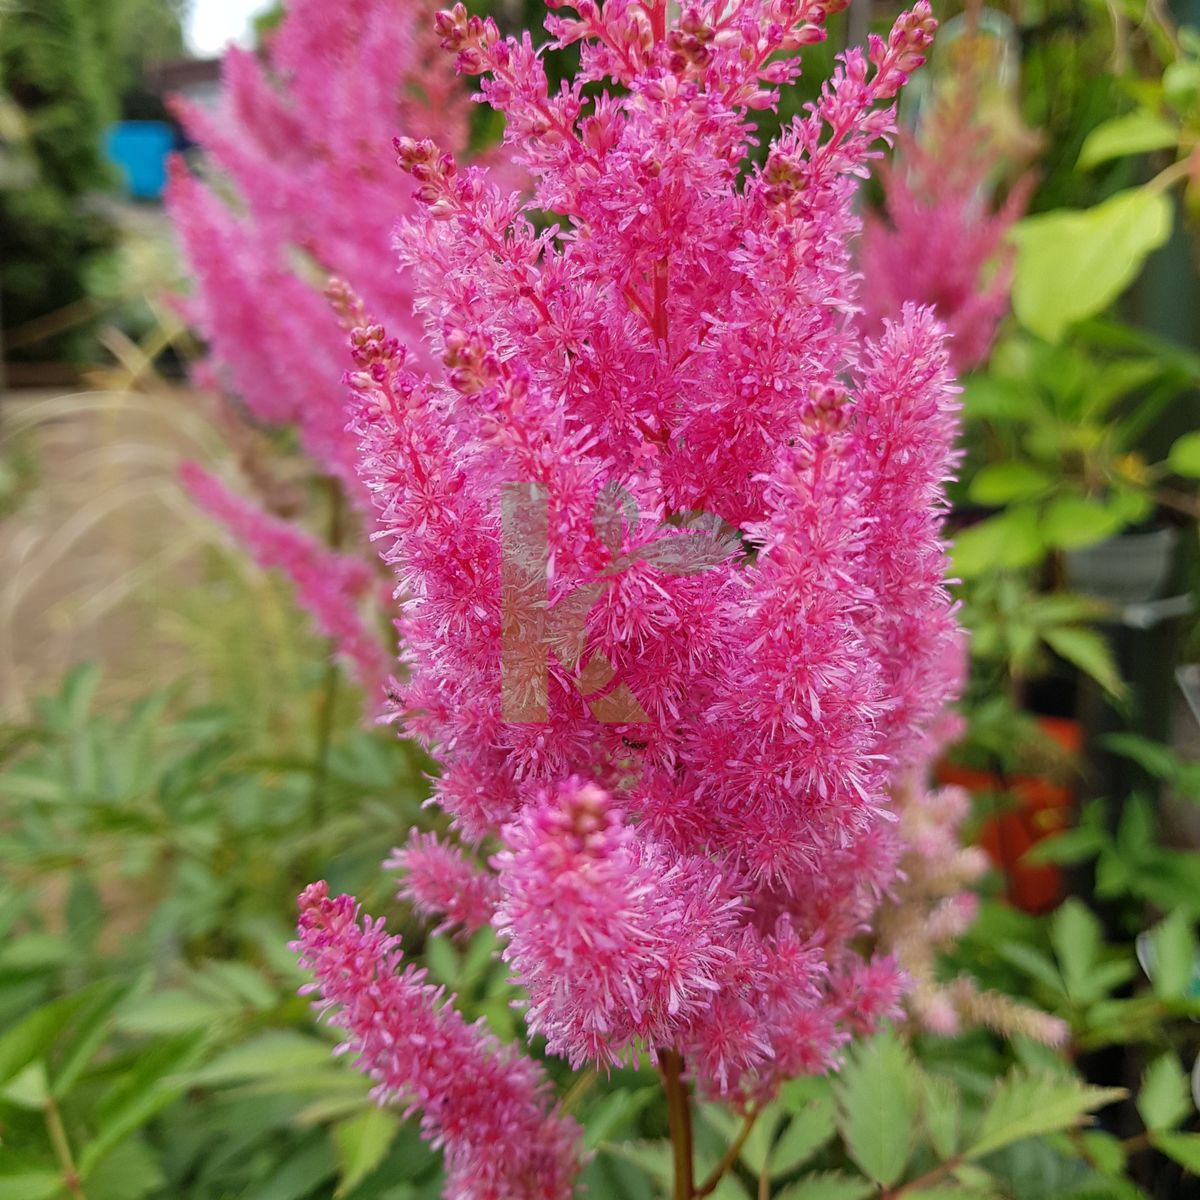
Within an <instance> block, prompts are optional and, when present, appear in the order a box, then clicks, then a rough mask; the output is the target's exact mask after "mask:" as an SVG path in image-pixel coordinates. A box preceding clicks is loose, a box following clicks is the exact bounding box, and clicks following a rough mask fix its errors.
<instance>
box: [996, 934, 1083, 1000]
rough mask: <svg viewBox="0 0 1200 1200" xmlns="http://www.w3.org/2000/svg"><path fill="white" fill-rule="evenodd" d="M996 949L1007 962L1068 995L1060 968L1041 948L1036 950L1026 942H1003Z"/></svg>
mask: <svg viewBox="0 0 1200 1200" xmlns="http://www.w3.org/2000/svg"><path fill="white" fill-rule="evenodd" d="M996 950H997V953H998V954H999V955H1000V957H1001V958H1003V959H1004V960H1005V962H1008V963H1011V964H1012V965H1013V966H1014V967H1016V968H1017V969H1018V970H1021V971H1024V972H1025V973H1026V974H1027V975H1029V976H1030V978H1032V979H1036V980H1037V981H1038V982H1039V983H1041V984H1043V985H1044V986H1045V987H1047V988H1049V989H1050V990H1051V991H1052V992H1055V993H1057V994H1059V995H1066V987H1065V985H1064V984H1063V980H1062V976H1061V975H1060V974H1059V971H1058V968H1057V967H1056V966H1055V965H1054V963H1053V962H1051V961H1050V959H1048V958H1047V957H1046V956H1045V955H1044V954H1043V953H1042V952H1041V951H1040V950H1035V949H1034V948H1033V947H1032V946H1027V945H1026V944H1025V943H1024V942H1001V943H1000V945H999V946H997V947H996Z"/></svg>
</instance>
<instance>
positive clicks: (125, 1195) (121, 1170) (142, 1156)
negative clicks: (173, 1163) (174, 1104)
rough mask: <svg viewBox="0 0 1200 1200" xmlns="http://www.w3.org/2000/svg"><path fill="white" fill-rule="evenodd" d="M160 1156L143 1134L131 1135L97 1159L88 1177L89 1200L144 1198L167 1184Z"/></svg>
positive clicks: (131, 1199) (132, 1199) (136, 1199)
mask: <svg viewBox="0 0 1200 1200" xmlns="http://www.w3.org/2000/svg"><path fill="white" fill-rule="evenodd" d="M166 1182H167V1180H166V1175H165V1174H164V1172H163V1169H162V1166H161V1165H160V1163H159V1161H158V1159H157V1158H156V1157H155V1155H154V1154H153V1153H152V1152H151V1151H150V1149H149V1147H148V1146H147V1145H146V1143H145V1142H144V1141H143V1140H142V1139H140V1138H131V1139H130V1140H129V1141H127V1142H124V1143H123V1144H122V1145H120V1146H118V1147H117V1148H116V1149H115V1150H113V1151H112V1153H111V1154H108V1155H107V1156H106V1157H105V1158H104V1159H103V1160H102V1161H101V1162H99V1163H97V1164H96V1166H95V1168H94V1169H93V1171H92V1173H91V1175H89V1176H88V1181H87V1200H142V1197H144V1196H148V1195H149V1194H150V1193H151V1192H157V1191H159V1189H160V1188H162V1187H164V1186H165V1185H166Z"/></svg>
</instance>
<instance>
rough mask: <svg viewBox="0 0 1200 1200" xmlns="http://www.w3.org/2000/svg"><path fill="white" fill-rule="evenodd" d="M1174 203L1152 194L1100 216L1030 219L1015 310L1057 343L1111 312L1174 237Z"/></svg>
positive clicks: (1127, 198)
mask: <svg viewBox="0 0 1200 1200" xmlns="http://www.w3.org/2000/svg"><path fill="white" fill-rule="evenodd" d="M1172 215H1173V214H1172V209H1171V202H1170V200H1169V199H1168V198H1167V197H1166V196H1165V195H1164V194H1162V193H1161V192H1158V191H1153V190H1151V189H1150V188H1148V187H1143V188H1131V189H1128V190H1127V191H1123V192H1118V193H1116V195H1114V196H1111V197H1109V199H1107V200H1105V201H1103V202H1102V203H1100V204H1097V205H1095V206H1094V207H1093V208H1088V209H1080V210H1058V211H1055V212H1049V213H1041V214H1039V215H1037V216H1033V217H1026V218H1025V220H1023V221H1021V222H1020V223H1019V224H1018V225H1017V226H1016V227H1015V229H1014V230H1013V238H1014V240H1015V241H1016V244H1017V262H1016V273H1015V276H1014V280H1013V310H1014V312H1015V313H1016V315H1017V319H1018V320H1019V321H1020V322H1021V324H1022V325H1024V326H1025V328H1026V329H1029V330H1030V331H1032V332H1033V333H1036V334H1039V335H1040V336H1041V337H1044V338H1046V339H1047V340H1049V341H1052V342H1056V341H1058V340H1059V339H1060V338H1061V337H1062V335H1063V334H1064V333H1065V332H1066V330H1067V329H1068V328H1069V327H1070V326H1071V325H1072V324H1074V323H1075V322H1076V321H1080V320H1082V319H1083V318H1085V317H1090V316H1094V315H1095V314H1096V313H1099V312H1101V311H1102V310H1103V309H1105V308H1107V307H1108V305H1109V304H1111V303H1112V302H1113V301H1114V300H1115V299H1116V298H1117V297H1118V296H1119V295H1120V294H1121V293H1122V292H1123V291H1124V290H1125V289H1126V288H1127V287H1128V286H1129V284H1130V283H1132V282H1133V280H1134V279H1135V278H1136V276H1137V274H1138V272H1139V271H1140V270H1141V268H1142V263H1143V262H1144V261H1145V259H1146V257H1147V255H1149V254H1150V252H1151V251H1153V250H1156V249H1158V247H1159V246H1161V245H1163V243H1164V242H1166V240H1167V238H1168V237H1169V236H1170V233H1171V224H1172Z"/></svg>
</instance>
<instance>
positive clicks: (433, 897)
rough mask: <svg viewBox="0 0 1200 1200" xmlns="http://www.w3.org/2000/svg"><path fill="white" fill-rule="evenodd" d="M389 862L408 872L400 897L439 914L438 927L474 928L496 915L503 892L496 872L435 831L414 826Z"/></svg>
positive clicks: (430, 915) (440, 929)
mask: <svg viewBox="0 0 1200 1200" xmlns="http://www.w3.org/2000/svg"><path fill="white" fill-rule="evenodd" d="M383 865H384V867H386V868H388V869H389V870H394V871H402V872H403V873H404V874H403V878H402V880H401V883H400V889H399V898H400V899H401V900H407V901H409V902H410V903H411V904H412V906H413V908H415V909H416V911H417V912H418V913H420V914H421V915H422V916H423V917H426V918H438V919H439V924H437V926H436V927H435V928H434V932H435V933H445V932H446V931H447V930H449V929H454V928H456V927H457V928H459V929H461V930H462V931H463V932H464V933H467V934H472V933H475V932H477V931H478V930H480V929H482V928H483V927H484V926H485V925H488V924H490V923H491V920H492V917H493V916H494V915H495V912H496V904H497V902H498V900H499V898H500V896H499V887H498V885H497V883H496V877H495V875H493V874H492V873H490V872H488V871H485V870H484V869H482V868H481V867H479V866H478V865H477V864H475V863H473V862H471V861H470V859H469V858H468V857H467V856H466V854H464V853H463V851H462V850H461V849H459V848H458V847H457V846H452V845H449V844H447V843H446V842H443V841H440V840H439V839H438V838H437V837H436V836H435V835H434V834H432V833H420V832H418V831H416V830H414V831H413V833H412V834H411V835H410V837H409V839H408V843H407V845H405V846H403V847H400V848H397V849H395V850H393V851H392V853H391V856H390V857H389V858H388V859H387V860H386V861H385V862H384V864H383Z"/></svg>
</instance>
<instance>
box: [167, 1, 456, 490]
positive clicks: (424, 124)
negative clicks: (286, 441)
mask: <svg viewBox="0 0 1200 1200" xmlns="http://www.w3.org/2000/svg"><path fill="white" fill-rule="evenodd" d="M432 15H433V13H432V9H431V8H430V7H429V6H428V4H427V3H425V2H424V0H353V2H351V0H288V3H287V7H286V11H285V16H284V20H283V22H282V23H281V25H280V26H279V28H278V29H276V30H275V31H274V32H273V33H272V34H271V35H270V36H269V38H268V40H267V47H266V53H265V55H264V57H263V58H261V59H260V58H259V57H258V56H256V55H254V54H251V53H249V52H247V51H243V50H238V49H236V48H235V49H230V50H229V51H228V52H227V54H226V57H225V60H224V64H223V71H222V92H221V99H220V103H219V105H218V106H217V107H216V108H214V109H210V108H208V107H206V106H205V105H202V104H199V103H196V102H191V101H185V100H176V101H174V102H173V103H174V108H175V111H176V113H177V115H178V116H179V118H180V120H181V121H182V123H183V125H184V128H185V130H186V131H187V133H188V135H189V137H190V138H191V139H192V140H193V141H195V142H196V143H198V144H199V146H200V147H202V148H203V150H204V154H205V161H206V163H207V165H208V167H209V168H210V172H211V173H212V175H213V178H212V179H211V181H210V182H208V183H205V182H202V181H201V180H200V179H199V178H197V177H195V176H193V175H192V174H191V173H190V172H189V171H188V169H187V167H186V166H185V165H184V163H183V161H182V160H180V159H176V160H175V161H174V162H173V163H172V168H171V180H170V186H169V189H168V194H167V207H168V211H169V212H170V214H171V217H172V219H173V221H174V224H175V228H176V231H177V234H178V237H179V240H180V243H181V246H182V248H183V252H184V256H185V258H186V260H187V263H188V266H189V267H190V269H191V273H192V276H193V281H194V290H193V293H192V295H191V296H190V297H188V298H187V300H186V301H185V305H184V307H185V311H186V313H187V315H188V316H189V318H190V319H191V322H192V324H193V326H194V327H195V328H196V329H197V331H198V332H199V333H200V334H201V336H202V337H203V338H204V339H205V340H206V341H207V343H208V347H209V355H210V364H211V366H212V367H213V368H215V373H216V375H217V376H218V378H220V379H221V380H222V382H223V383H224V385H225V386H227V387H229V388H231V389H232V390H233V391H234V392H235V393H236V394H237V395H238V396H239V398H240V399H241V400H242V402H243V403H244V404H245V406H246V408H247V409H248V410H249V412H250V413H251V414H252V415H253V416H254V417H255V418H256V419H258V420H260V421H263V422H266V423H267V424H272V425H280V424H288V425H295V426H296V427H297V428H298V429H299V431H300V435H301V440H302V443H303V445H304V448H305V450H306V451H307V452H308V453H309V455H310V456H311V457H312V458H313V459H314V460H315V461H316V463H317V464H318V465H319V466H320V467H321V469H322V470H324V471H325V472H327V473H329V474H332V475H335V476H337V477H338V478H339V479H340V480H341V481H342V482H343V483H344V484H345V485H346V486H347V488H348V489H349V490H350V492H351V494H353V495H359V494H360V493H359V485H358V481H357V478H356V474H355V470H354V461H353V444H352V443H351V442H349V441H348V440H347V439H346V438H345V436H344V433H343V430H344V426H345V423H346V419H345V403H344V397H343V394H342V393H341V392H340V390H339V388H338V380H339V379H340V378H341V375H342V372H343V370H344V363H343V356H344V342H345V332H344V330H343V328H342V324H341V320H340V319H339V318H340V317H341V318H343V319H344V318H345V316H346V313H345V312H343V313H341V314H339V313H338V312H336V311H335V307H336V305H331V303H330V300H329V299H328V298H327V297H326V295H325V291H326V285H327V282H328V280H329V277H330V276H331V275H332V276H335V277H337V278H338V279H339V280H342V281H345V283H346V284H348V285H349V287H350V288H351V289H353V292H354V293H355V294H356V295H357V296H359V297H361V298H362V299H363V301H365V302H366V303H367V304H368V305H369V306H370V309H371V311H372V312H374V313H377V314H379V315H381V316H385V317H386V318H387V319H388V320H389V321H390V322H391V323H392V325H393V326H394V328H395V329H396V330H397V331H398V332H403V333H404V334H405V335H406V337H411V338H412V339H413V340H414V343H415V341H416V336H417V332H418V331H417V327H416V326H415V324H414V323H413V321H412V316H411V313H412V299H413V295H412V286H411V283H410V281H409V280H407V279H406V278H405V277H403V276H402V275H401V274H400V273H399V272H398V271H397V270H396V266H395V262H394V260H393V258H392V256H391V254H390V252H389V240H388V239H389V236H390V232H391V228H392V225H393V223H394V222H395V220H396V219H397V217H403V216H406V215H409V214H411V213H412V211H413V206H414V201H413V200H411V199H410V198H409V197H408V196H406V195H405V194H404V190H403V189H398V188H397V187H396V186H395V180H394V178H393V177H392V172H390V171H389V170H388V169H387V161H386V153H387V148H388V147H389V146H390V144H391V141H392V138H394V137H395V136H396V135H397V134H400V133H405V132H407V131H409V130H412V129H421V130H423V131H425V132H428V133H431V134H433V136H436V137H438V138H439V139H441V140H442V141H443V142H444V144H446V145H447V146H449V147H451V148H453V149H454V150H459V149H462V148H463V147H465V146H466V143H467V137H468V113H469V101H468V97H467V93H466V91H465V90H464V89H463V88H462V87H461V85H459V84H458V82H457V81H456V80H455V79H454V75H453V72H452V70H450V69H449V66H448V63H447V62H446V60H445V57H444V56H442V55H440V54H438V53H437V47H436V42H435V40H434V38H433V34H432V29H431V22H432ZM230 191H232V196H230V195H229V193H230ZM231 200H232V203H231V202H230V201H231ZM335 299H336V297H335Z"/></svg>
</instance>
